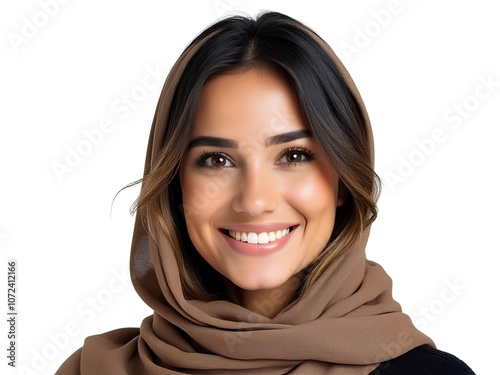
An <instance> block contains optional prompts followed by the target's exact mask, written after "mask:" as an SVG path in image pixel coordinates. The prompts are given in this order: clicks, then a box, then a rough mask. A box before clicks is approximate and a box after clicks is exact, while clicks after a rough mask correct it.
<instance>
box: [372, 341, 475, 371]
mask: <svg viewBox="0 0 500 375" xmlns="http://www.w3.org/2000/svg"><path fill="white" fill-rule="evenodd" d="M370 374H371V375H397V374H405V375H411V374H415V375H417V374H418V375H425V374H428V375H474V372H473V371H472V370H471V368H470V367H469V366H467V365H466V364H465V363H464V362H463V361H462V360H460V359H459V358H457V357H455V356H454V355H453V354H450V353H446V352H443V351H441V350H438V349H435V348H433V347H431V346H429V345H422V346H419V347H417V348H414V349H412V350H410V351H409V352H407V353H405V354H403V355H401V356H399V357H396V358H393V359H391V360H390V361H386V362H383V363H381V364H380V365H379V367H377V368H376V369H375V370H374V371H372V372H371V373H370Z"/></svg>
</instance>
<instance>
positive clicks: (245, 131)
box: [193, 68, 307, 139]
mask: <svg viewBox="0 0 500 375" xmlns="http://www.w3.org/2000/svg"><path fill="white" fill-rule="evenodd" d="M303 129H307V126H306V124H305V122H304V120H303V117H302V114H301V111H300V106H299V104H298V101H297V98H296V97H295V95H294V92H293V90H292V89H291V87H290V85H289V83H288V82H287V81H286V80H285V79H283V78H282V77H280V76H279V75H278V74H276V73H275V72H273V71H272V70H270V69H264V68H262V69H251V70H248V71H245V72H238V73H230V74H224V75H220V76H217V77H215V78H213V79H211V80H210V81H209V82H208V83H207V84H206V85H205V86H204V88H203V90H202V94H201V97H200V100H199V103H198V107H197V110H196V117H195V124H194V130H193V137H196V136H200V135H211V136H218V137H225V138H232V139H242V138H245V137H249V136H255V134H256V133H259V134H263V133H265V135H275V134H279V133H282V132H286V131H293V130H303Z"/></svg>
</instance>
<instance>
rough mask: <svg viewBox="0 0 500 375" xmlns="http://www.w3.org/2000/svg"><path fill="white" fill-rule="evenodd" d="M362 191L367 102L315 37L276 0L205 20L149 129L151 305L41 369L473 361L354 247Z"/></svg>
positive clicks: (140, 255) (333, 370) (141, 246)
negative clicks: (454, 350) (406, 304)
mask: <svg viewBox="0 0 500 375" xmlns="http://www.w3.org/2000/svg"><path fill="white" fill-rule="evenodd" d="M377 196H378V178H377V176H376V174H375V172H374V171H373V141H372V134H371V129H370V124H369V120H368V116H367V114H366V112H365V108H364V106H363V103H362V101H361V98H360V96H359V93H358V91H357V90H356V87H355V85H354V83H353V82H352V80H351V78H350V76H349V74H348V73H347V71H346V70H345V68H344V67H343V66H342V64H341V63H340V61H339V60H338V59H337V57H336V56H335V55H334V53H333V52H332V50H331V49H330V48H329V46H328V45H327V44H326V43H325V42H324V41H323V40H322V39H320V38H319V37H318V36H317V35H316V34H315V33H314V32H313V31H311V30H310V29H309V28H307V27H305V26H304V25H302V24H301V23H299V22H297V21H295V20H293V19H291V18H289V17H287V16H284V15H282V14H279V13H264V14H261V15H260V16H259V17H258V18H257V19H256V20H252V19H249V18H244V17H232V18H228V19H224V20H222V21H220V22H218V23H216V24H214V25H213V26H211V27H209V28H208V29H206V30H205V31H204V32H202V33H201V34H200V36H198V37H197V38H196V39H195V40H194V41H193V42H192V43H191V44H190V45H189V46H188V47H187V49H186V50H185V51H184V53H183V54H182V55H181V57H180V58H179V60H178V61H177V63H176V64H175V66H174V67H173V69H172V70H171V72H170V74H169V76H168V77H167V81H166V83H165V86H164V88H163V92H162V94H161V97H160V100H159V103H158V107H157V111H156V115H155V118H154V121H153V127H152V130H151V136H150V140H149V145H148V152H147V158H146V166H145V172H144V178H143V180H142V189H141V193H140V196H139V198H138V201H137V221H136V227H135V233H134V239H133V244H132V254H131V273H132V278H133V281H134V286H135V288H136V290H137V292H138V293H139V295H140V296H141V298H142V299H143V300H144V301H145V302H146V303H147V304H148V305H149V306H150V307H151V308H152V309H153V310H154V314H153V315H152V316H150V317H148V318H146V319H145V320H144V321H143V324H142V325H141V327H140V329H132V328H127V329H120V330H116V331H112V332H109V333H105V334H103V335H97V336H93V337H89V338H88V339H87V340H86V341H85V344H84V346H83V348H82V349H80V350H79V351H77V352H76V353H75V354H74V355H73V356H71V357H70V358H69V359H68V360H67V361H66V362H65V363H64V364H63V365H62V367H61V368H60V369H59V370H58V372H57V374H233V373H234V374H236V373H237V374H240V373H242V374H288V373H290V374H327V373H328V374H369V373H371V374H401V373H404V374H412V373H414V374H449V373H453V374H473V372H472V371H471V370H470V368H469V367H468V366H467V365H466V364H464V363H463V362H462V361H460V360H459V359H458V358H456V357H454V356H452V355H450V354H447V353H445V352H442V351H439V350H437V349H436V348H435V345H434V343H433V342H432V340H431V339H430V338H428V337H427V336H426V335H424V334H423V333H421V332H419V331H418V330H417V329H416V328H415V327H414V326H413V324H412V323H411V321H410V319H409V318H408V316H407V315H405V314H403V313H402V312H401V308H400V306H399V304H398V303H397V302H395V301H394V300H393V299H392V296H391V280H390V278H389V276H388V275H387V274H386V273H385V272H384V270H383V269H382V268H381V267H380V266H379V265H378V264H376V263H374V262H371V261H367V260H366V256H365V252H364V248H365V245H366V242H367V239H368V233H369V228H370V224H371V223H372V222H373V221H374V220H375V218H376V215H377V211H376V199H377Z"/></svg>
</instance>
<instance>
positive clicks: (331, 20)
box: [0, 0, 500, 374]
mask: <svg viewBox="0 0 500 375" xmlns="http://www.w3.org/2000/svg"><path fill="white" fill-rule="evenodd" d="M326 3H327V2H326V1H324V2H319V1H304V2H299V1H295V2H292V1H287V2H285V1H270V0H266V1H257V0H239V1H235V0H220V1H217V0H208V1H201V0H197V1H194V0H191V1H179V0H178V1H172V2H167V1H159V0H147V1H141V2H139V1H118V0H111V1H110V0H108V1H106V2H103V1H96V0H93V1H76V0H74V1H68V0H66V3H64V4H63V1H62V0H61V1H60V2H56V1H55V0H50V1H49V0H41V1H23V2H20V1H19V2H9V5H6V3H5V2H4V3H2V5H1V8H2V9H0V25H1V26H0V27H1V34H2V39H1V42H0V50H1V59H0V64H1V69H0V79H1V81H0V82H1V85H0V101H1V108H2V110H1V112H0V116H1V119H0V126H1V133H0V163H1V164H0V168H1V169H0V178H1V185H0V186H1V194H0V241H1V243H0V269H1V270H0V280H5V281H4V286H2V287H1V290H3V291H2V292H1V293H0V295H4V296H5V293H6V288H7V286H6V283H7V277H6V275H7V260H9V259H15V260H17V263H18V279H17V282H18V285H17V286H18V288H17V292H18V305H17V307H18V311H19V315H18V317H17V319H18V322H17V323H18V326H17V333H18V342H17V365H18V366H21V368H20V367H18V370H17V371H16V370H11V369H9V367H8V366H7V364H6V363H7V358H6V355H5V354H6V352H7V350H6V349H7V347H8V345H7V341H8V340H7V330H8V325H7V323H6V322H5V323H2V325H1V327H2V328H1V329H0V332H5V333H3V334H0V349H1V350H0V353H2V355H1V356H0V358H2V359H1V360H0V368H1V370H0V372H1V373H4V374H5V373H9V374H11V373H12V374H16V373H19V374H53V373H54V372H55V370H56V369H57V368H58V367H59V365H60V364H61V362H62V361H63V360H64V359H65V358H66V357H68V356H69V355H70V354H71V353H72V352H73V351H75V350H76V349H77V348H79V347H80V346H81V345H82V343H83V340H84V338H85V337H86V336H88V335H91V334H96V333H101V332H104V331H109V330H112V329H115V328H120V327H128V326H133V327H137V326H139V325H140V323H141V320H142V318H144V317H145V316H146V315H149V314H150V313H151V311H150V310H149V309H148V308H147V307H146V305H145V304H144V303H143V302H142V301H141V300H140V299H139V297H138V296H137V295H136V293H135V291H134V289H133V288H132V286H131V284H130V280H129V276H128V262H129V247H130V240H131V235H132V229H133V217H131V216H130V215H129V214H128V208H129V206H130V205H131V204H132V202H133V201H134V199H135V197H136V195H137V193H138V189H137V188H132V189H128V190H125V191H123V192H122V193H120V194H119V195H118V196H117V198H116V200H115V203H114V206H113V209H111V204H112V200H113V197H114V196H115V194H116V193H117V192H118V190H119V189H120V188H122V187H124V186H125V185H126V184H128V183H130V182H132V181H134V180H136V179H138V178H140V177H142V168H143V162H144V156H145V152H146V145H147V138H148V133H149V129H150V124H151V121H152V117H153V113H154V109H155V106H156V101H157V99H158V96H159V92H160V88H161V84H160V83H158V82H156V81H154V80H152V79H150V78H148V75H151V71H155V70H156V71H159V73H155V74H156V75H158V76H161V79H159V81H162V80H163V79H164V78H165V76H166V73H167V72H168V69H169V68H170V67H171V66H172V64H173V63H174V61H175V59H176V58H177V57H178V56H179V55H180V53H181V52H182V50H183V48H184V47H185V46H186V45H187V44H188V43H189V42H190V40H191V39H193V38H194V37H195V36H196V35H197V34H198V33H199V32H200V31H201V30H202V29H203V28H205V27H206V26H208V25H209V24H210V23H212V22H214V21H215V20H216V19H217V18H219V17H221V16H223V15H224V14H225V12H226V11H231V12H234V11H240V12H245V13H248V14H250V15H256V14H257V12H258V11H259V10H262V9H270V10H276V11H281V12H283V13H286V14H288V15H290V16H292V17H295V18H297V19H298V20H300V21H302V22H304V23H305V24H307V25H309V26H311V27H312V28H313V29H314V30H316V31H317V32H318V33H319V34H320V35H321V36H322V37H323V38H324V39H325V40H326V41H327V42H328V43H330V45H331V46H332V47H333V49H334V50H335V51H337V53H338V55H339V57H340V58H341V59H342V60H343V61H344V63H345V65H346V67H347V69H348V70H349V71H350V73H351V75H352V76H353V78H354V80H355V82H356V83H357V85H358V88H359V90H360V91H361V94H362V96H363V98H364V100H365V102H366V105H367V108H368V111H369V114H370V116H371V120H372V123H373V128H374V135H375V142H376V143H375V144H376V170H377V172H378V173H379V175H380V176H381V177H382V179H383V180H384V190H383V194H382V197H381V199H380V202H379V208H380V215H379V218H378V219H377V222H376V223H375V224H374V225H373V227H372V235H371V239H370V242H369V245H368V248H367V253H368V257H369V258H370V259H373V260H375V261H377V262H379V263H381V264H382V265H383V266H384V268H385V269H386V270H387V272H388V273H389V274H390V275H391V276H392V278H393V281H394V295H395V298H396V299H397V300H398V301H399V302H400V303H401V305H402V307H403V309H404V311H406V312H407V313H409V314H410V315H412V316H413V317H414V320H415V323H416V324H417V326H418V327H419V328H421V329H422V330H423V331H424V332H425V333H427V334H428V335H430V336H431V337H432V338H433V339H434V341H435V342H436V344H437V345H438V347H439V348H440V349H442V350H445V351H448V352H451V353H453V354H455V355H457V356H458V357H460V358H461V359H463V360H464V361H465V362H467V363H468V364H469V365H470V366H471V367H472V369H473V370H475V371H476V373H477V374H492V373H497V372H498V370H497V350H498V337H499V334H500V329H499V326H498V318H497V315H498V302H497V298H498V290H497V287H498V281H497V280H496V276H497V275H498V270H497V269H498V265H497V264H498V261H497V260H498V252H499V250H500V247H499V245H498V242H497V238H496V236H497V234H498V224H499V219H498V216H497V215H498V212H499V209H500V205H499V203H498V191H499V179H498V170H499V168H498V164H499V161H500V160H499V155H498V148H499V147H498V140H499V136H500V132H499V130H498V127H499V125H500V115H499V111H498V108H499V100H500V52H499V48H498V46H499V36H500V23H499V22H498V12H497V11H496V8H495V1H488V0H475V1H451V0H446V1H443V0H442V1H439V2H436V1H431V0H420V1H416V0H413V1H411V0H400V1H389V0H384V1H381V0H380V1H379V0H377V1H374V0H370V1H368V0H363V1H359V0H358V1H356V2H354V1H348V0H337V1H329V2H328V4H330V5H328V6H326V5H325V4H326ZM43 4H52V5H50V6H48V5H43ZM54 4H58V5H57V7H56V6H55V5H54ZM388 12H389V13H388ZM389 15H390V16H389ZM363 34H364V36H363ZM23 38H24V39H23ZM151 77H152V76H151ZM144 80H146V81H144ZM488 80H490V82H492V84H490V88H489V91H488V89H487V88H486V87H480V86H481V85H483V86H484V83H481V82H484V81H488ZM143 82H145V83H146V86H147V88H144V87H143V88H141V85H143ZM478 87H479V88H478ZM132 94H133V95H134V97H135V99H137V100H134V102H133V103H131V104H130V105H129V109H130V111H128V112H125V110H124V109H123V107H122V106H123V105H124V104H123V102H121V100H123V98H124V95H129V96H130V95H132ZM142 94H143V95H142ZM141 95H142V96H141ZM475 95H479V97H480V98H477V97H475ZM132 100H133V99H132ZM117 103H118V104H117ZM118 106H121V107H118ZM131 106H133V107H134V108H132V107H131ZM458 106H462V107H463V108H465V109H463V112H462V115H460V116H459V117H455V118H454V120H453V121H451V120H450V118H449V119H448V121H447V120H445V118H444V117H443V116H446V115H448V116H450V114H451V113H452V112H453V111H454V110H458V108H459V107H458ZM118 108H121V110H119V109H118ZM455 116H456V114H455ZM106 119H109V120H110V121H111V123H110V128H109V129H108V130H109V131H108V133H107V134H104V135H103V137H102V139H100V140H99V143H98V144H96V145H95V146H93V147H92V149H90V150H89V149H84V148H81V147H83V146H82V144H83V143H85V140H86V138H85V135H84V131H86V132H91V131H92V130H93V129H97V128H99V124H100V123H101V122H102V121H106ZM440 129H441V130H440ZM439 131H441V133H442V135H441V136H440V137H441V138H439V140H441V141H443V140H444V141H443V142H441V143H434V144H433V145H431V144H430V143H429V142H427V143H425V144H426V145H427V147H428V148H427V154H423V153H422V151H419V148H418V145H417V142H419V141H420V142H424V141H423V140H424V139H426V138H430V137H431V136H432V134H436V132H439ZM82 142H83V143H82ZM79 145H80V149H81V150H84V151H86V152H87V155H85V156H83V157H82V158H81V160H76V159H73V162H74V164H73V167H72V168H70V169H71V172H69V171H67V172H66V173H64V174H63V175H62V176H60V177H61V178H58V176H57V174H56V173H55V171H54V169H53V165H54V163H61V164H65V163H66V158H67V157H68V153H69V151H68V150H70V149H73V150H76V149H77V148H78V147H79ZM402 160H406V161H407V162H410V161H411V162H412V163H413V164H414V166H413V167H411V169H409V167H408V165H406V169H405V170H404V171H403V170H402V169H401V168H403V167H402V164H404V162H403V161H402ZM415 164H418V165H415ZM398 168H399V171H398ZM390 173H392V174H393V175H392V177H394V176H396V175H397V174H398V173H399V175H400V178H401V180H400V181H399V182H398V183H397V184H394V183H392V182H391V180H390V177H389V175H390ZM401 173H403V174H404V176H401ZM122 274H125V276H121V275H122ZM117 275H118V276H117ZM93 299H95V301H96V302H95V304H94V305H92V303H93V302H92V300H93ZM4 301H5V302H1V301H0V303H1V304H3V307H0V310H1V311H6V310H7V302H6V298H4ZM6 319H7V315H6V313H5V316H4V318H2V319H1V320H2V321H5V320H6ZM65 330H66V331H67V332H66V333H63V332H65ZM68 334H71V335H70V336H68ZM6 369H8V370H10V371H6ZM20 369H21V370H20Z"/></svg>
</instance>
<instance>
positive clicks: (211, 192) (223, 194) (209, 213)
mask: <svg viewBox="0 0 500 375" xmlns="http://www.w3.org/2000/svg"><path fill="white" fill-rule="evenodd" d="M229 182H230V178H229V177H228V176H223V175H219V176H205V175H202V174H197V173H189V172H188V173H187V174H181V189H182V205H183V208H184V217H185V220H186V225H187V227H188V230H189V232H190V235H191V234H192V233H193V234H194V231H196V232H202V231H203V230H204V229H206V228H207V226H208V224H209V222H210V221H211V219H213V218H214V216H215V215H216V213H217V212H219V211H220V210H221V208H223V207H224V206H225V205H226V204H227V201H228V193H229V189H230V188H229Z"/></svg>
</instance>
